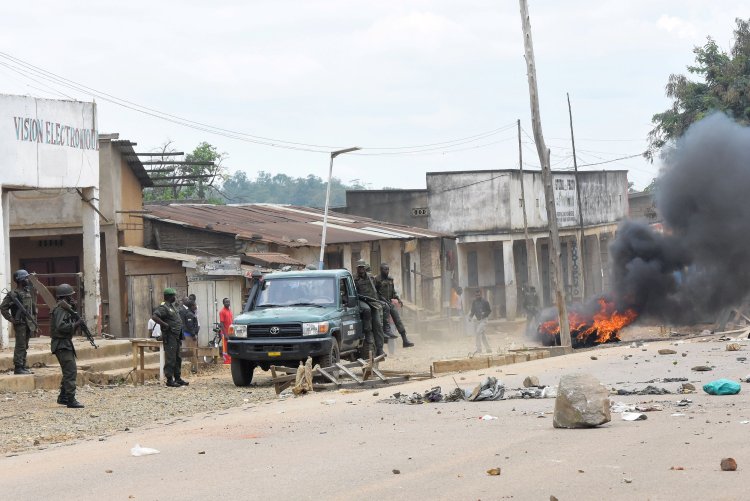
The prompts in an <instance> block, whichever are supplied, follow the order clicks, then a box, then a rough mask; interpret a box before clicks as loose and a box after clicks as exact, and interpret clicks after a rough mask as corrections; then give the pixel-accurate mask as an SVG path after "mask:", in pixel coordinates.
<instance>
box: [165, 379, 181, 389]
mask: <svg viewBox="0 0 750 501" xmlns="http://www.w3.org/2000/svg"><path fill="white" fill-rule="evenodd" d="M167 386H169V387H170V388H179V387H180V385H179V383H175V382H174V379H172V378H171V377H168V378H167Z"/></svg>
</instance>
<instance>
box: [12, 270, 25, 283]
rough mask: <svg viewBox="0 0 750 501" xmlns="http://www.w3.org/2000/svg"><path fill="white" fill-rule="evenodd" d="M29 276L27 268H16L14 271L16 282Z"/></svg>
mask: <svg viewBox="0 0 750 501" xmlns="http://www.w3.org/2000/svg"><path fill="white" fill-rule="evenodd" d="M27 278H29V272H28V271H26V270H16V271H14V272H13V280H14V281H15V282H20V281H21V280H26V279H27Z"/></svg>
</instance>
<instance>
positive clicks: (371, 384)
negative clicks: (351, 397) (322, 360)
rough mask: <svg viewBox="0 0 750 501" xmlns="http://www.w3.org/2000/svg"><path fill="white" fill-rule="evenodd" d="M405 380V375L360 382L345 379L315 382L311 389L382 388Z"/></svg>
mask: <svg viewBox="0 0 750 501" xmlns="http://www.w3.org/2000/svg"><path fill="white" fill-rule="evenodd" d="M405 381H407V379H406V378H405V377H393V378H388V379H387V380H386V381H380V380H378V379H370V380H369V381H363V382H362V383H355V382H354V381H347V382H343V383H339V384H332V383H316V384H313V390H315V391H323V390H336V389H362V390H364V389H368V388H382V387H384V386H388V385H390V384H394V383H403V382H405Z"/></svg>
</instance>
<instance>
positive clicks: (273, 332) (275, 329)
mask: <svg viewBox="0 0 750 501" xmlns="http://www.w3.org/2000/svg"><path fill="white" fill-rule="evenodd" d="M280 331H281V329H279V328H278V327H271V330H270V331H269V332H270V333H271V334H273V335H274V336H275V335H276V334H278V333H279V332H280Z"/></svg>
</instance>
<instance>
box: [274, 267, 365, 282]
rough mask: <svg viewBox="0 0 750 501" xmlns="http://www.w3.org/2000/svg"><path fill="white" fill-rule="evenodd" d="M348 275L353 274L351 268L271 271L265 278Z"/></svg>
mask: <svg viewBox="0 0 750 501" xmlns="http://www.w3.org/2000/svg"><path fill="white" fill-rule="evenodd" d="M347 275H351V272H349V270H345V269H340V270H300V271H279V272H275V273H269V274H267V275H265V276H264V277H263V278H264V279H265V280H273V279H279V278H310V277H333V278H341V277H345V276H347Z"/></svg>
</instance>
